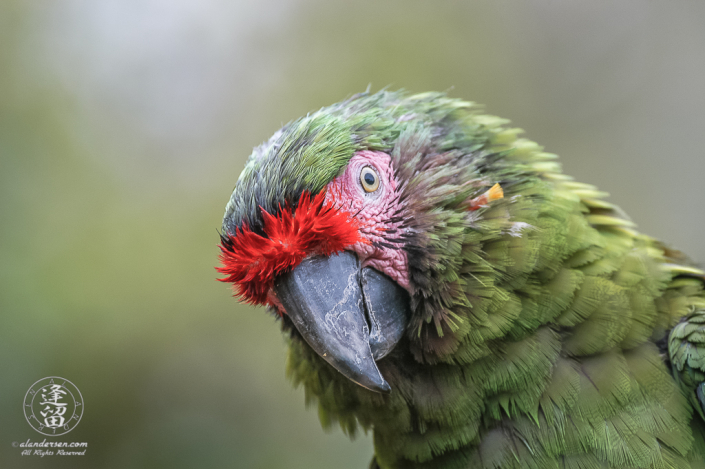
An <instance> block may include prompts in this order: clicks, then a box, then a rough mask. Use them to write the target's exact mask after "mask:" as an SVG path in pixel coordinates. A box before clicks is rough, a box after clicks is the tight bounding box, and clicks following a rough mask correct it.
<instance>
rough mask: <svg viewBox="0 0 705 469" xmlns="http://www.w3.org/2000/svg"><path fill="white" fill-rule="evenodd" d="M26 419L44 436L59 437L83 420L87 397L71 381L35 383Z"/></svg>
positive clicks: (50, 379)
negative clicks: (84, 399)
mask: <svg viewBox="0 0 705 469" xmlns="http://www.w3.org/2000/svg"><path fill="white" fill-rule="evenodd" d="M23 407H24V416H25V418H26V419H27V422H29V424H30V425H31V426H32V428H34V429H35V430H37V431H38V432H39V433H41V434H42V435H48V436H59V435H64V434H66V433H68V432H70V431H71V430H73V429H74V427H75V426H76V425H78V422H79V421H80V420H81V417H82V416H83V396H81V392H80V391H79V390H78V388H77V387H76V386H75V385H74V384H73V383H72V382H71V381H69V380H67V379H64V378H59V377H58V376H50V377H48V378H43V379H40V380H39V381H37V382H36V383H34V384H33V385H32V386H31V387H30V388H29V390H28V391H27V394H25V396H24V406H23Z"/></svg>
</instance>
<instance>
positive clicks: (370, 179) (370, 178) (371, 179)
mask: <svg viewBox="0 0 705 469" xmlns="http://www.w3.org/2000/svg"><path fill="white" fill-rule="evenodd" d="M363 177H364V178H365V183H367V185H368V186H371V185H373V184H374V183H375V177H374V175H373V174H372V173H366V174H365V175H364V176H363Z"/></svg>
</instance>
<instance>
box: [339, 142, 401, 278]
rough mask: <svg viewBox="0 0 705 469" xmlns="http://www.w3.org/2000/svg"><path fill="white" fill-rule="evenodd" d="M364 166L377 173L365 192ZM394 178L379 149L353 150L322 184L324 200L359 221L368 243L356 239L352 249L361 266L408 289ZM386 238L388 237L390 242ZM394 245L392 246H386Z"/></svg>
mask: <svg viewBox="0 0 705 469" xmlns="http://www.w3.org/2000/svg"><path fill="white" fill-rule="evenodd" d="M366 166H369V167H370V168H372V169H373V170H374V171H375V172H376V173H377V175H378V177H379V187H378V188H377V190H375V191H374V192H367V191H365V189H364V188H363V185H362V183H361V181H360V173H361V171H362V170H363V168H365V167H366ZM400 190H401V188H400V187H399V183H398V181H397V180H396V179H395V177H394V169H393V168H392V159H391V158H390V156H389V155H387V154H386V153H383V152H380V151H361V152H358V153H355V154H354V155H353V157H352V158H350V162H349V163H348V166H347V168H346V169H345V172H344V173H343V174H342V175H340V176H338V177H336V178H335V179H333V180H332V181H331V182H330V183H329V184H328V186H327V187H326V202H331V203H333V205H334V206H335V207H336V208H340V209H342V210H345V211H347V212H348V213H350V215H351V216H354V217H355V218H356V219H357V220H358V221H359V222H360V226H361V227H360V233H361V234H362V235H363V237H365V239H367V241H369V243H357V244H355V245H353V246H352V250H353V251H354V252H355V253H356V254H357V256H358V258H359V259H360V263H361V267H373V268H375V269H377V270H378V271H380V272H382V273H384V274H385V275H387V276H388V277H390V278H391V279H392V280H394V281H395V282H397V283H398V284H399V286H401V287H402V288H405V289H406V290H407V291H409V288H410V287H409V263H408V259H407V255H406V251H404V250H403V249H402V244H401V243H398V242H393V241H394V240H400V239H401V237H400V234H401V225H402V222H401V221H391V219H394V220H397V219H400V218H402V216H401V214H402V213H403V210H404V206H403V204H402V203H401V202H400V201H399V195H400V194H399V191H400ZM390 240H392V241H391V242H390ZM386 246H394V247H386Z"/></svg>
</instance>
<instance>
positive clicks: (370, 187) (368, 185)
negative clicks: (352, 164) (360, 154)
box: [360, 166, 379, 192]
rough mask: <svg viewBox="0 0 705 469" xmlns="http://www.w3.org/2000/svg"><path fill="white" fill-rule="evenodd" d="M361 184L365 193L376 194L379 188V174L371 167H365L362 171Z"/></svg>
mask: <svg viewBox="0 0 705 469" xmlns="http://www.w3.org/2000/svg"><path fill="white" fill-rule="evenodd" d="M360 184H362V188H363V189H365V192H374V191H376V190H377V189H378V188H379V176H378V175H377V172H376V171H375V170H374V169H372V168H371V167H369V166H365V167H364V168H362V171H360Z"/></svg>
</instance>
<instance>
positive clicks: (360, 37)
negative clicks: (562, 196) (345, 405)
mask: <svg viewBox="0 0 705 469" xmlns="http://www.w3.org/2000/svg"><path fill="white" fill-rule="evenodd" d="M704 24H705V2H702V1H701V0H693V1H690V2H689V1H673V2H655V1H621V2H573V1H570V2H558V1H549V0H544V1H531V2H527V1H519V0H517V1H506V0H505V1H489V0H488V1H472V2H470V1H466V2H460V1H417V0H399V1H372V0H362V1H356V2H348V1H339V0H334V1H332V0H319V1H316V0H260V1H258V2H247V1H233V0H200V1H195V0H193V1H186V0H139V1H138V0H63V1H58V2H38V1H27V0H2V2H1V3H0V317H1V318H2V323H1V325H0V467H2V468H43V467H71V468H127V467H129V468H191V467H201V468H211V467H212V468H218V467H235V468H240V467H242V468H262V469H264V468H330V467H336V468H362V467H366V465H367V463H368V461H369V459H370V456H371V454H372V444H371V439H370V437H369V436H365V435H360V436H358V438H357V439H356V440H355V441H354V442H352V443H351V442H350V441H348V439H347V438H346V437H345V436H344V435H343V434H342V432H340V431H339V430H338V431H333V432H324V431H323V430H321V428H320V426H319V424H318V420H317V415H316V410H315V408H314V409H309V410H306V409H305V405H304V398H303V391H302V390H300V389H299V390H293V389H291V386H290V384H289V383H288V382H287V381H286V378H285V376H284V365H285V358H286V350H285V346H284V341H283V339H282V337H281V335H280V332H279V328H278V325H277V324H276V323H275V321H274V320H273V319H272V318H271V317H269V316H267V315H266V314H265V313H264V311H262V310H256V309H254V308H250V307H245V306H241V305H239V304H238V303H237V301H235V300H234V299H233V298H231V296H230V293H229V290H228V288H227V287H226V286H225V285H224V284H221V283H219V282H216V281H215V277H216V273H215V271H214V270H213V266H214V265H215V264H216V256H217V254H218V250H217V248H216V244H217V242H218V235H217V229H218V228H219V224H220V220H221V217H222V212H223V208H224V206H225V203H226V201H227V199H228V197H229V195H230V191H231V189H232V187H233V185H234V183H235V180H236V178H237V176H238V174H239V173H240V171H241V169H242V168H243V165H244V161H245V158H246V157H247V156H248V155H249V153H250V151H251V148H252V147H253V146H255V145H257V144H259V143H260V142H262V141H263V140H266V139H267V138H268V137H269V136H270V135H271V134H272V133H273V132H274V131H275V130H277V129H278V128H279V127H280V126H281V125H282V124H283V123H285V122H287V121H289V120H291V119H294V118H296V117H298V116H300V115H303V114H305V113H306V112H308V111H311V110H315V109H318V108H319V107H321V106H324V105H327V104H331V103H333V102H336V101H339V100H340V99H342V98H345V97H346V96H348V95H350V94H352V93H355V92H358V91H361V90H364V89H365V88H366V87H367V86H368V84H369V85H371V88H372V90H378V89H380V88H382V87H385V86H388V85H389V86H390V87H391V88H406V89H408V90H412V91H426V90H441V91H442V90H449V94H450V95H451V96H454V97H460V98H464V99H469V100H474V101H477V102H479V103H483V104H484V105H485V106H486V110H487V111H488V112H489V113H492V114H496V115H501V116H503V117H507V118H510V119H511V120H512V121H513V122H514V123H515V124H516V125H518V126H520V127H522V128H524V129H525V130H526V135H527V136H528V137H529V138H531V139H533V140H536V141H538V142H539V143H541V144H542V145H544V146H545V147H546V149H547V151H550V152H555V153H558V154H559V155H561V157H562V161H563V164H564V168H565V170H566V172H568V173H569V174H572V175H574V176H576V177H577V178H578V179H579V180H581V181H584V182H589V183H595V184H597V185H599V186H600V187H601V188H602V189H603V190H606V191H608V192H610V193H611V194H612V198H611V199H610V200H611V201H614V202H616V203H618V204H619V205H621V206H622V208H624V209H625V210H626V211H627V213H629V214H630V215H631V216H632V218H633V219H634V221H635V222H637V223H638V225H639V226H640V228H641V229H642V230H643V231H644V232H646V233H649V234H652V235H654V236H656V237H658V238H662V239H664V240H667V241H668V242H670V243H671V244H672V245H674V246H676V247H678V248H681V249H683V250H684V251H686V252H688V253H689V254H690V255H691V256H692V257H693V258H694V259H696V260H698V261H701V262H702V261H705V240H704V239H703V238H704V237H703V234H705V217H704V216H703V214H704V210H703V204H704V203H705V145H704V139H705V28H704V27H703V25H704ZM51 375H58V376H62V377H65V378H68V379H69V380H71V381H72V382H74V383H75V384H76V385H77V386H78V388H79V389H80V390H81V392H82V393H83V397H84V400H85V414H84V416H83V420H82V421H81V422H80V424H79V425H78V426H77V427H76V428H75V429H74V430H73V431H72V432H71V433H69V434H67V435H65V436H63V437H58V438H54V439H55V440H58V441H87V442H88V443H89V447H88V451H87V453H86V455H85V456H83V457H64V458H61V457H58V456H54V457H45V458H43V459H41V458H38V457H27V456H25V457H21V456H20V452H19V449H18V448H13V447H12V442H15V441H16V442H22V441H26V440H27V439H28V438H30V439H32V440H34V441H37V440H38V441H41V440H42V439H43V438H44V437H43V436H42V435H39V434H38V433H36V432H35V431H34V430H33V429H31V428H30V427H29V425H28V424H27V422H26V421H25V418H24V416H23V413H22V400H23V397H24V394H25V392H26V391H27V389H28V388H29V386H30V385H31V384H32V383H34V382H35V381H36V380H38V379H40V378H43V377H45V376H51ZM47 439H48V440H52V438H50V437H48V438H47Z"/></svg>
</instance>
